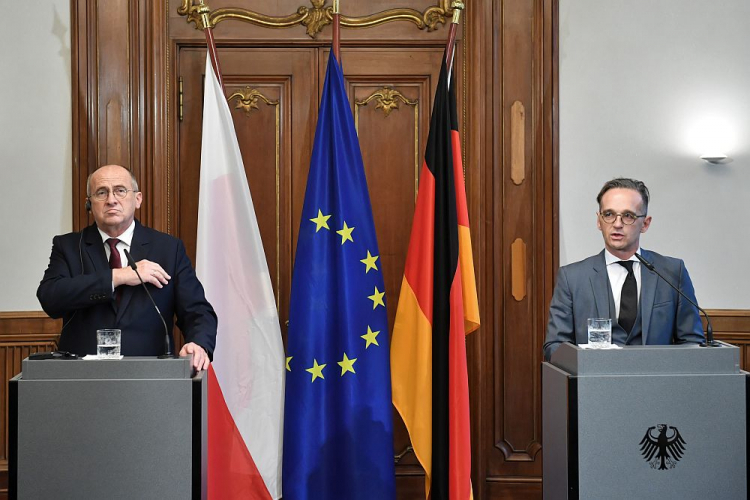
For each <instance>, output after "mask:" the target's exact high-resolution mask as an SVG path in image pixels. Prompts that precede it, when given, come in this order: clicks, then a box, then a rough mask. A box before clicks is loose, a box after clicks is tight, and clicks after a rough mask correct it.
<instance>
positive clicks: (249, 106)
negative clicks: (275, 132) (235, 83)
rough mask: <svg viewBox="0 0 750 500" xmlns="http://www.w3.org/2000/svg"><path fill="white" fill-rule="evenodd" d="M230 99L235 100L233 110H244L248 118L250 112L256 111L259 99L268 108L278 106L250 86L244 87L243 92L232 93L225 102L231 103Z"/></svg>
mask: <svg viewBox="0 0 750 500" xmlns="http://www.w3.org/2000/svg"><path fill="white" fill-rule="evenodd" d="M232 99H237V103H236V104H235V106H234V107H235V109H242V110H244V111H245V114H246V115H248V116H249V115H250V112H251V111H252V110H254V109H258V99H261V100H262V101H263V102H265V103H266V104H267V105H269V106H278V105H279V101H278V100H275V101H271V100H269V99H268V98H267V97H266V96H264V95H263V93H262V92H261V91H260V90H258V89H254V88H251V87H250V86H247V87H245V88H244V90H238V91H237V92H234V93H232V95H230V96H229V97H228V98H227V102H232ZM277 128H278V127H277Z"/></svg>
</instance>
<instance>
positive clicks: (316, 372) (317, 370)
mask: <svg viewBox="0 0 750 500" xmlns="http://www.w3.org/2000/svg"><path fill="white" fill-rule="evenodd" d="M325 367H326V365H319V364H318V360H317V359H313V366H312V368H307V369H306V370H305V371H306V372H310V373H312V380H311V381H310V382H315V379H316V378H322V379H324V380H325V377H324V376H323V368H325Z"/></svg>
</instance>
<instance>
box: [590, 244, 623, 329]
mask: <svg viewBox="0 0 750 500" xmlns="http://www.w3.org/2000/svg"><path fill="white" fill-rule="evenodd" d="M590 280H591V288H592V289H593V291H594V301H595V302H596V314H597V316H598V317H599V318H609V317H610V314H611V313H610V308H609V286H608V285H609V276H608V275H607V265H606V263H605V262H604V251H602V252H601V253H600V254H599V255H598V256H597V258H596V259H594V265H593V272H592V273H591V277H590ZM614 321H615V322H616V321H617V320H614Z"/></svg>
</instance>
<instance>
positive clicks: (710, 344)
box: [635, 253, 720, 347]
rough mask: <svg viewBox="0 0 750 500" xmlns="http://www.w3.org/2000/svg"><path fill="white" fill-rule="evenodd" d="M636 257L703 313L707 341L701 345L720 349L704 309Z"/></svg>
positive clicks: (639, 257)
mask: <svg viewBox="0 0 750 500" xmlns="http://www.w3.org/2000/svg"><path fill="white" fill-rule="evenodd" d="M635 256H636V258H637V259H638V260H640V261H641V264H643V265H644V266H646V268H647V269H648V270H649V271H653V272H655V273H656V275H657V276H658V277H660V278H661V279H662V280H664V282H665V283H666V284H667V285H669V286H671V287H672V288H674V289H675V291H676V292H677V293H679V294H680V295H681V296H682V298H684V299H685V300H687V301H688V302H690V303H691V304H693V305H694V306H695V307H696V308H697V309H698V310H699V311H700V312H702V313H703V316H705V317H706V341H705V342H703V343H702V344H701V346H702V347H719V346H720V344H719V343H718V342H716V341H715V340H714V328H713V327H712V326H711V318H709V317H708V314H707V313H706V311H704V310H703V308H701V306H699V305H698V304H696V303H695V302H693V300H692V299H691V298H690V297H688V296H687V295H685V294H684V293H683V292H682V290H680V289H679V288H677V287H676V286H674V285H673V284H672V282H671V281H669V280H668V279H667V278H665V277H664V276H662V275H661V273H660V272H659V271H657V270H656V269H655V268H654V265H653V264H652V263H650V262H649V261H647V260H646V259H644V258H643V257H641V256H640V255H638V253H636V254H635Z"/></svg>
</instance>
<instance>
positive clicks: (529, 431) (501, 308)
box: [479, 0, 556, 498]
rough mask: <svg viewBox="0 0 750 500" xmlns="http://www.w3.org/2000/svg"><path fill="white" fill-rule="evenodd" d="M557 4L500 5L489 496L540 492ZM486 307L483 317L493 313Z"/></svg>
mask: <svg viewBox="0 0 750 500" xmlns="http://www.w3.org/2000/svg"><path fill="white" fill-rule="evenodd" d="M553 7H554V3H553V2H552V1H531V0H530V1H516V2H501V3H493V11H492V18H493V26H495V29H496V30H497V35H496V36H495V37H494V38H493V40H492V43H493V45H492V47H493V53H494V60H495V61H496V63H495V65H494V66H493V79H492V86H493V89H494V96H495V104H494V120H493V122H494V129H493V135H494V141H493V143H494V144H496V145H497V147H496V148H495V150H494V155H493V165H494V168H493V170H492V172H493V177H492V185H493V190H492V194H491V195H492V199H491V201H489V202H488V204H490V205H491V210H492V220H493V231H492V234H493V235H494V237H493V241H492V246H493V250H494V251H493V253H492V256H491V257H490V258H491V259H492V262H493V264H492V267H493V270H494V272H493V281H494V284H495V286H494V289H495V295H494V297H493V299H492V301H491V302H492V306H491V307H490V308H489V310H491V311H494V316H491V318H490V320H491V321H492V323H491V326H492V329H493V332H492V338H491V339H488V340H487V341H486V344H485V345H486V347H487V352H489V353H491V354H489V356H490V357H491V359H490V360H489V362H488V364H489V368H488V370H489V372H488V373H487V374H486V375H490V374H491V375H492V377H491V378H490V380H491V381H492V385H491V386H490V387H487V388H486V389H485V390H486V393H485V394H486V398H487V399H488V402H487V403H485V404H484V405H483V408H482V410H481V411H482V412H483V425H484V426H487V427H488V428H489V429H491V433H490V434H487V435H486V436H485V437H484V439H485V441H484V442H481V443H480V444H479V446H480V447H481V448H483V451H484V452H486V454H487V455H486V457H485V460H486V465H485V466H484V470H483V473H484V474H485V477H484V480H485V481H486V482H487V492H488V494H489V495H490V497H496V496H498V495H511V497H516V496H518V497H519V498H525V497H526V496H527V495H529V494H531V493H530V492H536V493H540V492H541V488H540V486H541V484H540V483H541V471H542V469H541V444H542V443H541V421H540V414H541V406H540V405H541V400H540V397H539V394H540V377H539V364H540V362H541V357H540V346H541V340H542V335H543V332H544V326H543V325H544V322H545V321H544V320H545V318H546V303H547V301H548V297H547V296H546V294H547V289H546V288H545V286H544V284H545V283H546V282H548V281H551V280H554V275H553V274H552V272H553V270H552V268H553V262H552V261H551V255H552V253H551V252H549V251H548V249H549V248H551V247H552V246H553V244H554V242H553V241H552V240H551V239H550V234H549V233H548V232H547V231H546V230H545V228H547V227H550V226H551V225H552V224H553V221H554V215H555V207H553V206H552V205H551V204H545V203H544V199H545V193H547V192H548V190H549V183H550V182H552V183H554V182H556V180H555V175H556V165H555V163H554V162H553V161H552V160H553V155H552V151H553V147H554V142H555V140H556V137H555V136H553V133H552V132H553V131H552V130H551V129H549V127H550V125H551V120H549V117H550V116H552V113H553V101H552V98H551V96H550V95H549V94H550V92H552V90H553V88H554V87H553V86H552V85H549V75H548V74H547V73H546V72H545V71H543V69H544V68H545V67H546V66H545V61H546V60H547V59H548V58H549V59H551V58H552V57H554V56H553V54H554V50H552V47H553V40H552V33H553V30H552V23H553V16H552V13H553V10H552V9H553ZM486 209H488V210H489V209H490V207H486ZM522 249H523V250H525V251H521V250H522ZM519 259H523V261H521V260H519ZM484 311H485V321H486V319H487V318H486V317H487V314H486V311H488V308H485V309H484ZM485 324H486V323H485ZM484 366H487V364H485V365H484ZM514 492H515V493H514Z"/></svg>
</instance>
